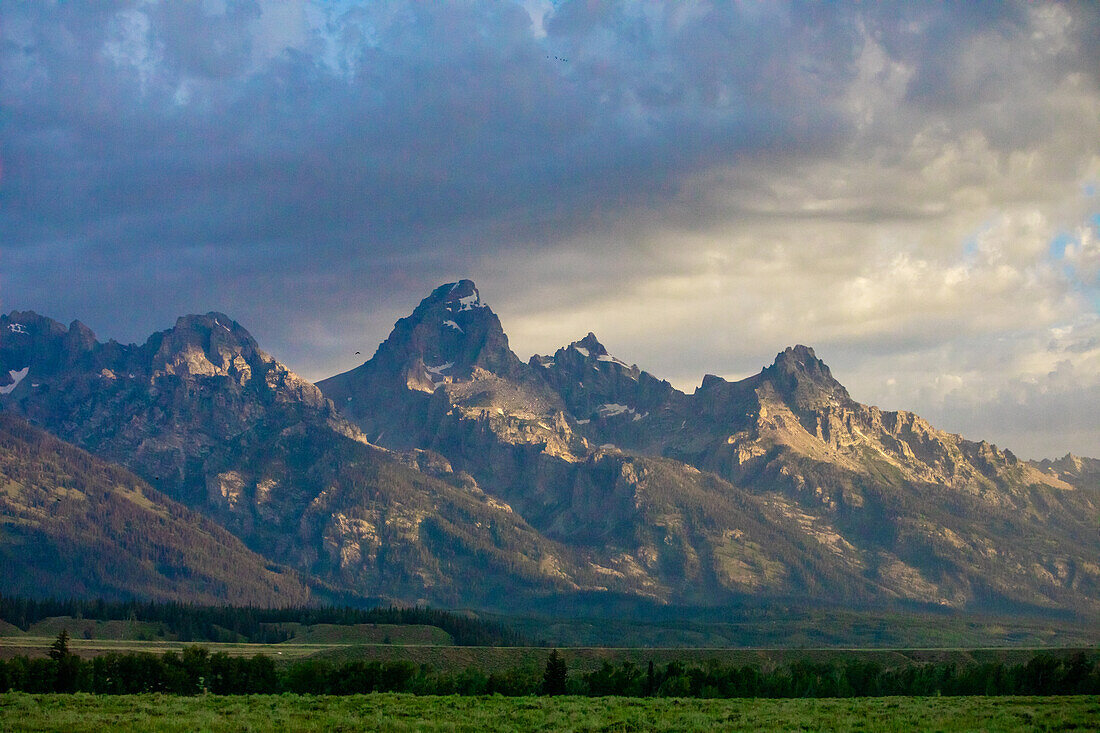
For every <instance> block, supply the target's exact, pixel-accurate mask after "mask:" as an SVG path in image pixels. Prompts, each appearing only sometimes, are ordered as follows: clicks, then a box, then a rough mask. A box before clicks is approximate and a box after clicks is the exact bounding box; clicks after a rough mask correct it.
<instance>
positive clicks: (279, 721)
mask: <svg viewBox="0 0 1100 733" xmlns="http://www.w3.org/2000/svg"><path fill="white" fill-rule="evenodd" d="M1097 726H1100V697H1097V696H1071V697H984V698H974V697H924V698H921V697H886V698H849V699H822V700H762V699H757V700H687V699H679V698H644V699H642V698H617V697H603V698H587V697H556V698H555V697H518V698H508V697H500V696H490V697H457V696H450V697H431V696H423V697H417V696H413V695H404V694H389V693H378V694H370V695H352V696H347V697H314V696H298V695H277V696H276V695H254V696H239V697H232V696H227V697H221V696H212V695H208V696H201V697H177V696H171V695H120V696H96V695H87V694H75V695H29V694H22V693H7V694H0V730H4V731H9V730H11V731H45V730H67V731H98V730H107V729H110V730H141V731H185V730H186V731H192V730H209V731H241V730H295V731H327V730H383V731H412V730H415V731H484V730H497V731H529V730H541V731H620V730H622V731H627V730H656V731H673V730H676V731H695V730H698V731H704V730H705V731H713V730H822V731H854V730H875V731H910V730H942V731H955V730H959V731H961V730H985V731H1002V730H1004V731H1008V730H1073V729H1079V730H1094V729H1096V728H1097Z"/></svg>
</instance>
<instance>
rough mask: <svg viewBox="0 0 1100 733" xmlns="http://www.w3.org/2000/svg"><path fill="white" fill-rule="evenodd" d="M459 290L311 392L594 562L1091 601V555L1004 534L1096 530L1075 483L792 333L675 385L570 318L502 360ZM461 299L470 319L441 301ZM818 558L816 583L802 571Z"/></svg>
mask: <svg viewBox="0 0 1100 733" xmlns="http://www.w3.org/2000/svg"><path fill="white" fill-rule="evenodd" d="M452 293H453V294H454V295H453V296H452ZM476 293H477V291H476V288H475V287H474V286H473V284H472V283H468V281H463V282H460V283H457V284H448V285H445V286H442V287H440V288H438V289H436V290H435V291H434V292H433V293H432V295H431V296H429V297H428V298H427V299H425V300H424V301H423V302H422V303H421V304H420V306H419V307H418V308H417V309H416V310H415V311H414V312H413V314H412V315H411V316H409V317H408V318H405V319H402V320H401V321H399V322H398V323H397V325H396V326H395V329H394V331H393V333H392V334H391V335H390V337H389V339H387V341H386V342H385V343H383V344H382V346H381V347H380V348H379V350H378V353H377V354H376V355H375V356H374V357H373V358H372V359H371V360H370V361H368V362H367V363H366V364H364V365H363V366H362V367H360V368H359V369H358V370H353V371H352V372H349V373H347V374H344V375H339V376H337V377H333V378H331V379H329V380H325V381H324V382H322V383H321V387H322V389H323V390H324V391H325V393H326V395H328V396H330V397H333V398H334V399H335V401H336V404H337V406H338V407H339V409H341V410H343V411H345V414H348V415H349V416H350V417H351V418H352V419H353V420H355V421H356V422H357V423H358V424H359V425H360V426H361V427H363V428H364V429H365V430H367V431H368V432H370V433H372V434H374V435H375V436H377V440H378V441H379V442H380V443H382V444H389V445H391V447H394V448H404V447H411V446H417V447H422V448H430V449H431V450H433V451H435V452H438V453H439V454H441V455H444V456H446V457H447V459H448V460H449V461H450V462H451V463H452V464H453V465H454V466H455V467H456V468H459V469H461V470H463V471H465V472H467V473H469V474H470V475H471V476H472V477H473V478H474V479H475V480H476V481H477V483H478V485H479V486H480V487H481V488H483V489H484V490H485V491H487V492H489V493H491V494H495V495H497V496H500V497H501V498H502V499H504V500H506V501H507V502H508V503H509V505H510V506H512V507H513V508H514V509H515V510H516V511H517V512H519V513H520V514H521V515H523V516H524V517H525V518H526V519H527V520H528V521H530V522H531V523H532V525H533V526H534V527H536V528H537V529H538V530H539V531H541V532H544V533H546V534H547V535H548V536H550V537H553V538H555V539H558V540H560V541H562V542H566V543H571V544H573V545H574V546H581V547H585V548H587V551H588V552H590V553H592V554H591V555H590V557H591V562H592V564H593V567H594V568H596V569H597V572H599V573H600V574H601V577H607V578H615V579H618V580H629V582H632V583H635V584H636V586H637V588H639V589H642V588H644V589H645V591H644V592H646V593H648V594H651V595H653V596H655V597H661V598H668V599H674V598H679V599H686V598H689V597H690V598H693V599H699V598H709V599H710V600H711V601H716V599H719V598H728V597H729V594H731V593H732V594H736V593H740V592H745V589H746V588H751V589H753V590H752V591H751V592H758V593H767V592H775V593H809V594H814V595H817V594H820V595H823V596H826V597H829V596H832V597H851V598H855V597H858V598H879V599H883V598H893V599H906V600H909V601H916V602H921V603H931V604H937V605H949V606H955V607H963V606H968V605H973V604H975V603H983V602H992V603H994V604H1004V605H1006V606H1012V605H1013V604H1017V605H1025V606H1026V605H1035V606H1040V607H1042V606H1050V605H1051V604H1053V605H1057V604H1059V603H1062V602H1063V601H1061V600H1057V599H1058V598H1066V597H1069V596H1074V597H1076V598H1078V599H1087V600H1083V601H1082V602H1084V603H1086V605H1088V604H1095V601H1096V599H1095V589H1096V587H1097V583H1098V580H1100V576H1098V575H1097V574H1096V572H1095V570H1096V564H1095V563H1093V562H1091V561H1089V560H1088V559H1087V558H1086V557H1085V555H1084V554H1081V553H1079V552H1078V549H1075V545H1074V544H1073V543H1068V544H1063V545H1061V547H1062V550H1061V552H1062V553H1063V554H1062V555H1058V554H1057V553H1054V554H1052V553H1050V552H1049V551H1048V549H1045V548H1049V545H1045V546H1044V545H1043V544H1042V543H1041V542H1034V543H1031V542H1028V541H1023V542H1019V541H1017V540H1016V539H1014V537H1018V536H1020V535H1018V534H1017V533H1022V535H1023V536H1038V535H1035V534H1030V535H1029V534H1028V533H1029V532H1038V534H1039V535H1044V536H1050V533H1051V532H1054V533H1055V534H1061V533H1063V532H1068V533H1069V535H1072V536H1073V537H1075V538H1077V539H1076V540H1074V542H1076V541H1083V542H1085V543H1086V544H1089V545H1090V546H1091V545H1095V544H1096V538H1095V537H1094V536H1093V533H1091V532H1090V528H1089V527H1087V526H1085V525H1086V524H1087V523H1084V522H1081V521H1080V519H1074V515H1075V513H1077V512H1082V511H1083V512H1086V513H1087V512H1089V511H1092V508H1093V507H1094V505H1095V504H1096V496H1095V492H1088V491H1085V492H1075V491H1073V490H1072V486H1071V483H1070V482H1067V481H1066V480H1065V479H1064V477H1063V476H1061V474H1059V472H1058V470H1057V469H1055V468H1053V467H1050V468H1048V469H1047V470H1045V471H1044V470H1041V469H1040V467H1038V466H1034V465H1031V464H1025V463H1022V462H1020V461H1018V460H1017V459H1016V458H1015V457H1014V456H1013V455H1012V454H1011V453H1010V452H1008V451H1002V450H1000V449H998V448H996V447H995V446H992V445H989V444H987V443H983V442H977V443H975V442H972V441H968V440H965V439H963V438H961V437H959V436H957V435H951V434H948V433H943V432H941V431H937V430H936V429H935V428H933V427H932V426H931V425H929V424H928V423H927V422H926V421H924V420H922V419H921V418H919V417H918V416H916V415H913V414H911V413H906V412H884V411H882V410H879V409H878V408H877V407H873V406H867V405H862V404H860V403H858V402H856V401H854V400H853V399H852V398H851V396H850V395H849V393H848V391H847V390H846V389H845V388H844V386H843V385H841V384H840V383H839V382H837V381H836V379H835V378H834V377H833V376H832V373H831V372H830V370H829V368H828V366H827V365H826V364H825V363H824V362H823V361H822V360H821V359H819V358H818V357H817V355H816V354H815V352H814V351H813V349H812V348H809V347H807V346H802V345H798V346H794V347H791V348H787V349H785V350H784V351H782V352H780V353H779V354H778V355H777V356H776V359H775V361H774V362H773V363H772V364H771V365H770V366H768V367H766V368H765V369H763V370H762V371H761V372H760V373H759V374H758V375H756V376H753V377H750V378H748V379H744V380H741V381H739V382H729V381H726V380H723V379H721V378H719V377H714V376H708V377H706V378H705V379H704V380H703V383H702V385H701V386H700V387H699V388H698V389H697V390H696V391H695V393H693V394H691V395H686V394H684V393H682V392H680V391H678V390H676V389H674V388H673V387H671V385H669V384H668V383H667V382H663V381H662V380H660V379H658V378H656V377H654V376H652V375H650V374H648V373H647V372H644V371H642V370H641V369H639V368H638V367H636V366H632V365H628V364H626V363H624V362H622V361H621V360H619V359H616V358H615V357H614V356H613V355H611V354H608V352H607V350H606V349H605V348H604V347H603V345H602V344H600V343H599V341H598V339H597V338H596V336H595V335H594V334H591V333H590V334H588V335H587V336H586V337H585V338H583V339H580V340H578V341H575V342H573V343H571V344H569V345H568V346H565V347H562V348H561V349H559V350H558V351H557V352H555V353H554V354H553V355H548V356H534V357H532V358H531V359H530V361H529V362H528V363H527V364H526V365H520V364H519V363H518V359H515V358H511V355H510V352H508V353H505V351H506V350H507V340H506V339H505V338H504V337H503V332H502V331H501V330H500V327H499V322H498V320H497V319H496V317H495V315H492V314H491V311H488V309H487V308H486V307H484V305H483V304H480V299H479V298H478V297H477V294H476ZM463 298H465V299H467V300H466V301H465V302H462V299H463ZM456 302H462V304H461V305H457V306H455V305H453V304H454V303H456ZM478 305H481V309H482V310H484V311H486V312H483V313H479V314H478V315H479V317H480V318H481V319H482V320H484V321H486V322H487V323H489V324H490V325H491V328H487V329H485V330H484V331H478V330H477V329H475V328H471V329H467V328H466V325H465V324H463V323H461V322H460V321H458V320H457V319H452V318H451V317H450V316H451V314H453V313H454V312H456V311H457V312H460V313H461V312H466V311H465V310H462V309H464V308H470V309H471V310H473V309H475V308H477V306H478ZM448 321H452V323H448ZM456 327H457V328H456ZM467 330H468V331H469V332H470V333H469V334H468V333H467ZM490 332H491V334H492V336H493V337H492V338H490V339H484V338H482V337H481V336H480V335H479V336H477V337H474V338H472V341H471V342H470V343H467V342H466V341H465V339H467V338H470V337H471V336H472V335H473V334H481V333H490ZM487 345H488V346H487ZM380 385H386V387H385V389H386V390H388V391H384V390H383V389H382V387H381V386H380ZM429 393H430V396H429ZM354 405H360V406H363V405H367V406H369V409H365V410H364V409H362V408H360V410H361V411H359V412H356V408H355V407H354ZM410 406H411V407H410ZM1063 473H1064V471H1063ZM700 476H704V477H708V478H707V480H706V481H701V480H700V479H699V477H700ZM687 487H692V488H690V489H688V488H687ZM732 497H736V500H735V502H734V504H735V506H736V507H737V509H736V510H735V509H734V508H733V507H731V506H730V505H729V504H728V502H729V501H731V498H732ZM723 502H726V503H723ZM1044 506H1045V507H1047V508H1048V509H1050V510H1052V511H1053V514H1051V515H1047V516H1048V517H1050V521H1049V523H1050V526H1047V524H1048V519H1044V518H1043V516H1044V515H1043V514H1042V512H1041V510H1040V507H1044ZM746 512H747V514H746ZM1054 515H1057V518H1056V519H1055V518H1053V517H1054ZM746 516H751V517H753V521H754V522H758V525H757V528H756V529H754V528H753V527H752V526H751V525H750V523H748V522H747V520H746ZM992 516H996V517H997V519H996V520H995V521H993V522H992V523H991V521H990V518H991V517H992ZM1036 522H1037V523H1038V525H1044V526H1043V528H1042V529H1037V526H1038V525H1036V526H1034V527H1032V526H1031V525H1032V524H1033V523H1036ZM1009 525H1012V526H1014V527H1016V529H1014V530H1012V531H1010V532H1007V533H1006V532H1005V531H1004V530H1005V527H1007V526H1009ZM1024 525H1028V526H1029V527H1031V528H1030V529H1024ZM1069 535H1067V536H1069ZM795 548H796V549H795ZM1070 555H1074V556H1076V558H1077V559H1076V560H1074V561H1069V559H1068V558H1069V556H1070ZM1067 562H1068V563H1069V565H1071V566H1073V567H1075V568H1078V571H1077V574H1076V575H1075V576H1074V577H1075V580H1074V581H1072V583H1076V584H1077V586H1076V587H1072V588H1071V587H1070V585H1071V584H1072V583H1070V581H1064V582H1063V585H1064V587H1063V588H1062V589H1061V590H1058V591H1049V592H1048V591H1045V590H1041V587H1044V586H1043V584H1045V583H1048V582H1049V579H1050V578H1052V577H1053V578H1058V577H1068V576H1067V574H1066V572H1064V568H1065V567H1067ZM818 563H824V565H820V564H818ZM825 566H828V567H830V568H831V569H830V570H829V571H828V574H829V575H830V577H834V576H835V580H834V581H833V582H831V583H827V584H825V583H822V582H821V579H820V577H818V576H817V574H816V573H817V572H818V571H814V570H810V569H809V568H811V567H816V568H822V567H825ZM1059 568H1062V569H1063V571H1059ZM1059 572H1062V576H1059V575H1058V573H1059ZM630 579H632V580H630ZM1055 582H1056V583H1057V582H1058V581H1055ZM1085 587H1087V588H1089V589H1092V590H1088V591H1083V589H1084V588H1085ZM701 589H703V590H701ZM1082 591H1083V592H1082ZM639 592H642V591H641V590H639ZM1065 594H1068V595H1065ZM1090 594H1091V595H1090Z"/></svg>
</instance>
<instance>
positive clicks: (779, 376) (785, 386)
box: [760, 344, 851, 408]
mask: <svg viewBox="0 0 1100 733" xmlns="http://www.w3.org/2000/svg"><path fill="white" fill-rule="evenodd" d="M760 376H761V378H763V379H765V380H767V381H770V382H771V383H772V384H773V385H774V386H775V387H776V388H777V389H778V390H779V392H780V393H781V394H783V395H785V396H787V397H788V398H791V399H793V400H794V403H795V405H796V406H798V407H803V408H814V407H819V406H820V403H822V402H849V401H850V400H851V398H850V397H849V395H848V390H847V389H845V388H844V385H842V384H841V383H840V382H838V381H837V380H836V379H834V378H833V373H832V372H831V371H830V370H829V367H828V366H827V365H826V364H825V362H823V361H822V360H821V359H818V358H817V354H815V353H814V350H813V349H812V348H810V347H809V346H803V345H801V344H799V345H796V346H791V347H788V348H786V349H785V350H783V351H781V352H780V353H779V354H777V355H776V357H775V361H774V362H773V363H772V365H771V366H770V367H767V368H765V369H764V371H762V372H761V373H760Z"/></svg>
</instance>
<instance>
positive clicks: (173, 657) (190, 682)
mask: <svg viewBox="0 0 1100 733" xmlns="http://www.w3.org/2000/svg"><path fill="white" fill-rule="evenodd" d="M67 642H68V636H67V634H66V633H65V632H62V634H61V635H59V637H58V640H57V641H55V642H54V644H53V646H52V647H51V649H50V653H49V656H48V658H44V659H29V658H27V657H16V658H14V659H10V660H7V661H0V690H12V691H22V692H31V693H48V692H62V693H65V692H90V693H96V694H133V693H149V692H160V693H168V694H178V695H198V694H204V693H209V694H216V695H239V694H274V693H283V692H290V693H298V694H315V695H348V694H360V693H370V692H408V693H414V694H421V695H455V694H458V695H491V694H502V695H554V694H571V695H589V696H605V695H618V696H630V697H650V696H659V697H714V698H716V697H724V698H735V697H768V698H806V697H810V698H820V697H873V696H884V695H904V696H929V695H1082V694H1087V695H1096V694H1100V654H1097V653H1093V654H1091V655H1087V654H1085V653H1077V654H1075V655H1073V656H1071V657H1068V658H1059V657H1056V656H1054V655H1050V654H1037V655H1035V656H1034V657H1032V658H1031V659H1030V660H1029V661H1027V662H1026V663H1022V664H1018V665H1012V666H1008V665H1005V664H1003V663H1001V662H989V663H982V664H970V665H966V666H962V667H960V666H957V665H956V664H954V663H926V664H911V665H907V666H902V667H897V668H890V669H887V668H883V667H882V666H880V665H878V664H876V663H874V662H867V661H860V660H852V659H849V660H841V661H837V662H833V663H815V662H808V661H798V662H794V663H791V664H789V665H784V666H779V667H776V668H775V669H770V670H765V669H762V668H760V667H758V666H755V665H747V666H724V665H721V664H719V663H717V662H710V663H707V664H704V665H691V666H689V665H685V664H683V663H681V662H669V663H668V664H665V665H658V664H654V663H653V662H650V663H649V664H648V665H647V666H645V667H641V666H638V665H635V664H633V663H631V662H622V663H621V664H618V665H613V664H611V663H610V662H605V663H604V664H603V666H602V667H601V668H600V669H597V670H593V671H588V672H582V671H576V672H573V673H570V672H569V670H568V663H567V661H566V659H565V657H564V655H562V654H560V653H558V652H557V650H554V651H553V652H551V653H550V655H549V657H548V658H547V661H546V666H545V669H543V670H541V671H540V669H539V668H538V667H537V666H527V667H517V668H513V669H509V670H490V671H486V670H483V669H478V668H475V667H470V668H467V669H465V670H462V671H459V672H442V671H437V670H435V669H433V668H431V667H429V666H427V665H421V666H417V665H415V664H412V663H411V662H407V661H383V662H378V661H369V662H368V661H345V662H330V661H321V660H301V661H295V662H289V663H284V664H276V663H275V662H274V661H273V660H272V658H271V657H269V656H265V655H262V654H257V655H255V656H253V657H249V658H245V657H230V656H229V655H227V654H225V653H224V652H216V653H213V654H211V653H210V652H209V651H208V650H207V649H205V648H204V647H201V646H190V647H187V648H185V649H184V650H183V652H182V653H176V652H166V653H165V654H163V655H160V656H157V655H154V654H150V653H147V652H139V653H129V654H106V655H103V656H99V657H95V658H93V659H87V660H86V659H82V658H81V657H79V656H77V655H75V654H73V653H72V652H70V651H69V649H68V643H67Z"/></svg>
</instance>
